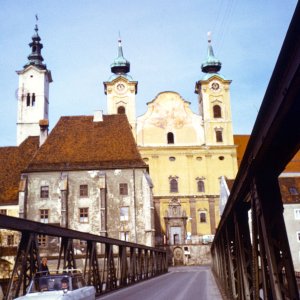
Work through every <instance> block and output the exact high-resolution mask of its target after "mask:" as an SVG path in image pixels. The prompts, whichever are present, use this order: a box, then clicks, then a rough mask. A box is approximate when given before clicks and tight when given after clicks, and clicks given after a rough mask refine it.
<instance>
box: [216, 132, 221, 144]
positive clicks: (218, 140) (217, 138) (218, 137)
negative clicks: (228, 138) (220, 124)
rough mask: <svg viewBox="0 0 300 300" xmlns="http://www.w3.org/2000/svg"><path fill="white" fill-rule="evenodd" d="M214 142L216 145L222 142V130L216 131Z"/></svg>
mask: <svg viewBox="0 0 300 300" xmlns="http://www.w3.org/2000/svg"><path fill="white" fill-rule="evenodd" d="M216 141H217V142H218V143H221V142H223V134H222V130H216Z"/></svg>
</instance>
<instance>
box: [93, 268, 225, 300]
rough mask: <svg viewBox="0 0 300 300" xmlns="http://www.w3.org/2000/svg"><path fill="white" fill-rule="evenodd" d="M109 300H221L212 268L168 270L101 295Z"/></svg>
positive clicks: (102, 299) (102, 298)
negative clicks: (160, 274) (146, 279)
mask: <svg viewBox="0 0 300 300" xmlns="http://www.w3.org/2000/svg"><path fill="white" fill-rule="evenodd" d="M97 299H101V300H104V299H109V300H118V299H120V300H137V299H141V300H150V299H151V300H153V299H155V300H194V299H197V300H222V297H221V294H220V292H219V290H218V287H217V285H216V283H215V280H214V278H213V275H212V273H211V269H210V268H209V267H206V266H197V267H196V266H195V267H194V266H192V267H177V268H170V269H169V273H168V274H165V275H162V276H159V277H156V278H153V279H150V280H148V281H144V282H141V283H138V284H136V285H133V286H131V287H128V288H125V289H122V290H119V291H116V292H113V293H110V294H107V295H104V296H101V297H99V298H97Z"/></svg>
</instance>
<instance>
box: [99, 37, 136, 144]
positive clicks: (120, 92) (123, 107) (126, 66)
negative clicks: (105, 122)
mask: <svg viewBox="0 0 300 300" xmlns="http://www.w3.org/2000/svg"><path fill="white" fill-rule="evenodd" d="M110 67H111V71H112V73H113V74H112V75H111V76H110V78H109V79H108V81H105V82H104V83H103V84H104V92H105V95H106V96H107V98H106V99H107V113H108V114H110V115H111V114H126V115H127V118H128V121H129V123H130V126H131V128H132V133H133V135H134V137H135V138H136V113H135V108H136V106H135V95H136V93H137V85H138V82H137V81H134V80H133V79H132V77H131V76H130V75H129V74H128V73H129V71H130V62H129V61H128V60H126V59H125V58H124V56H123V49H122V42H121V39H119V41H118V57H117V58H116V59H115V60H114V61H113V63H112V64H111V66H110Z"/></svg>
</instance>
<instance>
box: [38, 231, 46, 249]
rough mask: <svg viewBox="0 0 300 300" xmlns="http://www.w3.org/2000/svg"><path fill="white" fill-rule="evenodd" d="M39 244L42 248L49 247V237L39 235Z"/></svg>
mask: <svg viewBox="0 0 300 300" xmlns="http://www.w3.org/2000/svg"><path fill="white" fill-rule="evenodd" d="M38 243H39V246H40V247H47V236H46V235H45V234H39V235H38Z"/></svg>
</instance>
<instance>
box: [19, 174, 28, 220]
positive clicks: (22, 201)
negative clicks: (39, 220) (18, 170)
mask: <svg viewBox="0 0 300 300" xmlns="http://www.w3.org/2000/svg"><path fill="white" fill-rule="evenodd" d="M27 183H28V180H27V175H21V180H20V183H19V218H22V219H26V217H27V208H26V207H27V197H28V186H27Z"/></svg>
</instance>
